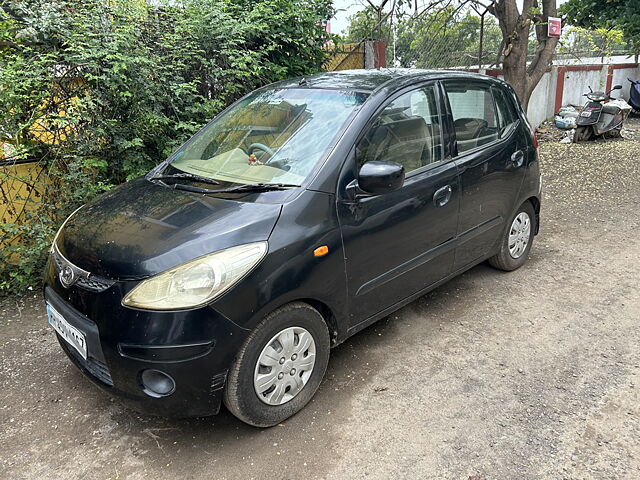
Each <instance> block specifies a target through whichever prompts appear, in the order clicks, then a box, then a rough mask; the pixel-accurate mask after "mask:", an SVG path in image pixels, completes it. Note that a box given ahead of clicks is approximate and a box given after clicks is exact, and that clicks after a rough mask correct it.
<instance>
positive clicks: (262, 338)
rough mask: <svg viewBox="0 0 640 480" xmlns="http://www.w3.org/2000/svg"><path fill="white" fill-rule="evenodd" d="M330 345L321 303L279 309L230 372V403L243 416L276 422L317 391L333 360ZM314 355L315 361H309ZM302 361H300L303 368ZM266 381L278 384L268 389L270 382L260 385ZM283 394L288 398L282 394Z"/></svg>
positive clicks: (252, 422) (248, 341)
mask: <svg viewBox="0 0 640 480" xmlns="http://www.w3.org/2000/svg"><path fill="white" fill-rule="evenodd" d="M307 334H309V335H310V337H308V336H307ZM291 335H293V340H292V341H291V342H290V341H289V339H290V337H291ZM309 338H311V339H312V342H311V341H310V339H309ZM280 340H282V343H281V342H280ZM296 341H297V342H298V343H297V344H296V343H295V342H296ZM303 342H304V343H303ZM307 343H309V347H308V348H307V349H306V350H304V351H298V350H296V349H304V348H305V347H306V344H307ZM312 346H313V352H312ZM278 348H282V350H280V351H278ZM329 350H330V340H329V331H328V328H327V324H326V322H325V321H324V318H323V317H322V315H321V314H320V313H319V312H318V311H317V310H316V309H314V308H313V307H311V306H310V305H308V304H306V303H303V302H293V303H290V304H287V305H285V306H283V307H280V308H278V309H277V310H274V311H273V312H271V313H270V314H269V315H267V316H266V317H265V318H264V319H263V320H262V322H260V324H259V325H258V326H257V327H256V328H255V329H254V330H253V331H252V332H251V333H250V334H249V336H248V338H247V339H246V340H245V342H244V344H243V345H242V347H241V348H240V351H239V352H238V355H237V356H236V359H235V361H234V363H233V365H232V366H231V369H230V370H229V373H228V375H227V382H226V386H225V391H224V396H223V401H224V404H225V406H226V407H227V409H228V410H229V411H230V412H231V413H232V414H233V415H235V416H236V417H237V418H239V419H240V420H242V421H243V422H245V423H248V424H249V425H253V426H255V427H271V426H273V425H277V424H279V423H281V422H283V421H284V420H286V419H287V418H289V417H291V416H292V415H295V414H296V413H298V412H299V411H300V410H302V408H303V407H304V406H305V405H306V404H307V403H308V402H309V401H310V400H311V398H312V397H313V395H314V394H315V393H316V390H317V389H318V387H319V386H320V382H321V381H322V378H323V377H324V373H325V370H326V368H327V364H328V362H329ZM292 352H293V353H292ZM296 352H297V353H296ZM281 355H282V356H281ZM311 355H313V358H311ZM274 356H278V357H280V356H281V357H280V359H279V361H277V362H276V361H274V360H272V359H273V357H274ZM285 357H286V358H285ZM283 359H285V361H284V362H282V360H283ZM276 360H278V359H276ZM312 360H313V365H312V366H311V367H309V365H310V363H311V362H312ZM267 363H268V366H267ZM303 364H304V365H303ZM296 366H299V368H298V370H297V371H296V368H295V367H296ZM304 368H307V370H303V369H304ZM274 375H276V376H275V377H274ZM281 377H282V379H281ZM261 382H264V383H265V384H266V383H268V382H273V384H272V385H269V387H268V388H267V389H266V391H265V392H263V390H264V389H265V388H266V387H264V386H259V385H258V384H260V383H261ZM301 384H302V386H300V385H301ZM284 385H286V387H285V386H284ZM287 388H288V389H289V390H287ZM259 389H260V392H259V391H258V390H259ZM294 391H295V394H294V395H292V393H291V392H294ZM287 392H289V393H287ZM281 394H282V396H283V398H279V397H280V395H281ZM261 397H262V398H261ZM288 397H292V398H288ZM278 402H283V403H278Z"/></svg>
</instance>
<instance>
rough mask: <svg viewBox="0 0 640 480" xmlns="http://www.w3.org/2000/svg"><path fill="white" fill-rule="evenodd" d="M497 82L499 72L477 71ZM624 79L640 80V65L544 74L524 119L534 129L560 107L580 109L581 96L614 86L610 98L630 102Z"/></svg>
mask: <svg viewBox="0 0 640 480" xmlns="http://www.w3.org/2000/svg"><path fill="white" fill-rule="evenodd" d="M480 73H485V74H488V75H491V76H496V77H498V78H503V75H502V71H501V70H484V69H483V70H480ZM627 78H633V79H635V80H640V65H638V64H633V63H617V64H604V65H603V64H591V65H560V66H553V67H551V68H550V69H549V71H547V72H546V73H545V74H544V76H543V77H542V79H541V80H540V83H538V85H537V86H536V88H535V89H534V91H533V93H532V95H531V98H530V99H529V108H528V109H527V116H528V117H529V121H530V122H531V123H532V125H533V126H534V127H537V126H538V125H540V124H541V123H542V122H544V121H545V120H546V119H548V118H551V117H553V116H554V115H555V113H556V112H557V111H558V110H559V108H560V107H561V106H563V105H567V104H572V105H582V104H584V102H585V100H586V98H585V97H584V96H582V94H583V93H586V92H588V91H589V86H591V88H593V89H594V90H604V89H606V88H610V87H611V86H613V85H618V84H620V85H622V90H616V91H615V92H614V93H613V94H612V96H613V97H615V98H624V99H625V100H628V99H629V87H630V86H631V84H630V83H629V82H628V81H627Z"/></svg>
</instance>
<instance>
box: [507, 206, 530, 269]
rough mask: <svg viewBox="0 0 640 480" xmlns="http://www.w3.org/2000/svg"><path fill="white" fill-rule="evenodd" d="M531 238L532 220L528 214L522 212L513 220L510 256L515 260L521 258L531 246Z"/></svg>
mask: <svg viewBox="0 0 640 480" xmlns="http://www.w3.org/2000/svg"><path fill="white" fill-rule="evenodd" d="M530 236H531V218H529V214H527V213H526V212H520V213H519V214H518V215H516V218H514V219H513V223H512V224H511V229H510V230H509V254H510V255H511V256H512V257H513V258H520V257H521V256H522V254H523V253H524V251H525V250H526V249H527V245H528V244H529V237H530Z"/></svg>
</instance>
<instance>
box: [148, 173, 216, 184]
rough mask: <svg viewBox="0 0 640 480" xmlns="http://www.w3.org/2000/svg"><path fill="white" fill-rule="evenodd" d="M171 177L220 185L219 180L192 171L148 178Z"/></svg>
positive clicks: (165, 178)
mask: <svg viewBox="0 0 640 480" xmlns="http://www.w3.org/2000/svg"><path fill="white" fill-rule="evenodd" d="M172 178H178V179H181V178H186V179H188V180H194V181H196V182H202V183H209V184H211V185H220V182H218V181H216V180H214V179H213V178H209V177H203V176H201V175H195V174H193V173H186V172H184V173H172V174H170V175H154V176H153V177H151V178H150V180H170V179H172Z"/></svg>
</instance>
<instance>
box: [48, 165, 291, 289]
mask: <svg viewBox="0 0 640 480" xmlns="http://www.w3.org/2000/svg"><path fill="white" fill-rule="evenodd" d="M281 208H282V207H281V205H280V204H270V203H258V202H251V201H238V200H234V199H231V200H229V199H222V198H215V197H210V196H205V195H201V194H194V193H190V192H185V191H180V190H174V189H170V188H167V187H163V186H160V185H157V184H154V183H152V182H150V181H148V180H147V179H145V178H139V179H136V180H132V181H130V182H127V183H125V184H124V185H121V186H120V187H117V188H115V189H113V190H111V191H110V192H108V193H106V194H105V195H102V196H101V197H98V198H97V199H96V200H94V201H93V202H91V203H89V204H87V205H85V206H84V207H82V208H81V209H80V210H79V211H78V212H77V213H76V214H75V215H73V216H72V217H71V218H70V219H69V220H68V221H67V223H66V224H65V226H64V228H63V229H62V230H61V231H60V234H59V235H58V239H57V247H58V250H59V251H60V253H61V254H62V255H63V256H64V257H65V258H66V259H67V260H69V261H70V262H71V263H73V264H74V265H76V266H78V267H80V268H82V269H84V270H87V271H89V272H91V273H93V274H96V275H101V276H106V277H109V278H116V279H136V278H143V277H147V276H150V275H155V274H156V273H159V272H162V271H164V270H167V269H169V268H172V267H175V266H176V265H180V264H181V263H184V262H186V261H188V260H191V259H194V258H197V257H199V256H201V255H205V254H207V253H211V252H214V251H216V250H221V249H223V248H228V247H232V246H235V245H240V244H244V243H251V242H257V241H261V240H267V239H268V237H269V235H270V233H271V231H272V230H273V227H274V226H275V223H276V221H277V219H278V216H279V215H280V211H281Z"/></svg>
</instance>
